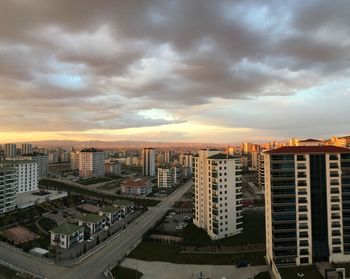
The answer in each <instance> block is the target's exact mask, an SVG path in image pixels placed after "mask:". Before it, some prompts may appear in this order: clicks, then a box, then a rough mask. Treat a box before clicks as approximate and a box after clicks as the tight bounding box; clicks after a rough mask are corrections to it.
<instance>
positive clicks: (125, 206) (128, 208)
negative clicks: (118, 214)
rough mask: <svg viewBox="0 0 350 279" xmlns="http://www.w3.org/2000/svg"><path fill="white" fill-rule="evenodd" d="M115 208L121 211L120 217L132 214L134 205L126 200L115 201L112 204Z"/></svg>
mask: <svg viewBox="0 0 350 279" xmlns="http://www.w3.org/2000/svg"><path fill="white" fill-rule="evenodd" d="M113 206H115V207H120V209H121V211H122V217H123V218H124V217H125V216H127V215H129V214H130V213H133V212H134V203H133V202H132V201H128V200H116V201H115V202H114V204H113Z"/></svg>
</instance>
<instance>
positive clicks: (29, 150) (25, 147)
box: [21, 143, 32, 155]
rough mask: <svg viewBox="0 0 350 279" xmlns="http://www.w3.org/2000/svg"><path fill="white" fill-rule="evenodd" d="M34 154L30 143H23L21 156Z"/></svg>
mask: <svg viewBox="0 0 350 279" xmlns="http://www.w3.org/2000/svg"><path fill="white" fill-rule="evenodd" d="M30 153H32V145H31V144H30V143H22V149H21V155H27V154H30Z"/></svg>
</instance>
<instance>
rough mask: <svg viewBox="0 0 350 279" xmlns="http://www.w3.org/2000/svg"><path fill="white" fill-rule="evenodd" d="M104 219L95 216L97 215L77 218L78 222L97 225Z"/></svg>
mask: <svg viewBox="0 0 350 279" xmlns="http://www.w3.org/2000/svg"><path fill="white" fill-rule="evenodd" d="M104 218H105V217H103V216H100V215H97V214H87V215H83V216H82V217H80V218H79V220H81V221H83V222H89V223H97V222H98V221H101V220H103V219H104Z"/></svg>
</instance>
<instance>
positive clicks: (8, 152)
mask: <svg viewBox="0 0 350 279" xmlns="http://www.w3.org/2000/svg"><path fill="white" fill-rule="evenodd" d="M16 156H17V147H16V144H14V143H5V158H16Z"/></svg>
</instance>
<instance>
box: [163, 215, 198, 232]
mask: <svg viewBox="0 0 350 279" xmlns="http://www.w3.org/2000/svg"><path fill="white" fill-rule="evenodd" d="M191 220H192V214H191V213H175V212H170V213H169V214H168V215H167V216H166V217H165V218H164V220H163V222H162V223H161V230H162V231H163V232H167V233H175V232H181V231H182V230H183V228H186V227H187V224H188V222H189V221H191Z"/></svg>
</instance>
